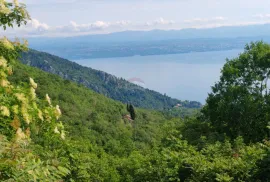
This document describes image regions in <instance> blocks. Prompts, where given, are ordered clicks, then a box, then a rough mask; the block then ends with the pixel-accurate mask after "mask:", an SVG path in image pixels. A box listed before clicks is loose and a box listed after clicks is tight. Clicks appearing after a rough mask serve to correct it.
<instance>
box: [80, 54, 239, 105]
mask: <svg viewBox="0 0 270 182" xmlns="http://www.w3.org/2000/svg"><path fill="white" fill-rule="evenodd" d="M240 52H242V50H229V51H214V52H193V53H186V54H173V55H155V56H134V57H124V58H105V59H84V60H75V62H77V63H79V64H81V65H83V66H88V67H91V68H94V69H97V70H102V71H105V72H107V73H110V74H113V75H115V76H117V77H122V78H125V79H130V78H134V77H135V78H140V79H142V80H143V81H144V82H145V87H147V88H149V89H152V90H155V91H158V92H160V93H162V94H164V93H166V94H167V95H169V96H171V97H174V98H177V99H181V100H196V101H200V102H201V103H205V99H206V98H207V95H208V93H209V92H210V91H211V86H212V85H214V83H215V82H216V81H218V80H219V76H220V70H221V68H222V66H223V65H224V63H225V62H226V58H234V57H236V56H238V54H239V53H240Z"/></svg>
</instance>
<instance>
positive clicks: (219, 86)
mask: <svg viewBox="0 0 270 182" xmlns="http://www.w3.org/2000/svg"><path fill="white" fill-rule="evenodd" d="M221 73H222V75H221V77H220V81H219V82H217V83H216V84H215V85H214V86H213V87H212V93H210V94H209V96H208V98H207V101H206V105H205V107H204V108H203V110H202V113H203V114H204V116H205V118H206V119H207V120H208V121H210V122H211V124H212V125H213V126H214V128H215V129H216V130H217V131H219V132H223V133H226V134H227V135H228V136H230V137H232V138H235V137H237V136H240V135H241V136H243V137H244V139H245V140H246V141H261V140H262V139H264V138H265V137H266V136H267V134H268V132H267V124H268V122H269V121H270V96H269V88H268V79H269V76H270V45H269V44H266V43H264V42H256V43H250V44H249V45H246V47H245V50H244V52H243V53H242V54H240V55H239V56H238V57H237V58H234V59H231V60H228V59H227V63H226V64H225V65H224V67H223V69H222V71H221Z"/></svg>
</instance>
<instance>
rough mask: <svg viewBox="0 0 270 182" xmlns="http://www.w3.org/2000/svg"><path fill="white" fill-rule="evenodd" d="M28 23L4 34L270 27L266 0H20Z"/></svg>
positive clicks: (268, 0)
mask: <svg viewBox="0 0 270 182" xmlns="http://www.w3.org/2000/svg"><path fill="white" fill-rule="evenodd" d="M19 2H22V3H25V4H26V6H27V9H28V11H29V13H30V15H31V18H32V20H31V21H29V22H28V24H27V25H26V26H24V27H20V28H16V29H15V30H12V29H8V30H7V31H5V32H3V30H2V31H0V33H1V34H5V35H9V36H25V37H29V36H53V37H58V36H76V35H84V34H101V33H111V32H119V31H126V30H152V29H164V30H170V29H184V28H211V27H220V26H244V25H252V24H265V23H270V0H19Z"/></svg>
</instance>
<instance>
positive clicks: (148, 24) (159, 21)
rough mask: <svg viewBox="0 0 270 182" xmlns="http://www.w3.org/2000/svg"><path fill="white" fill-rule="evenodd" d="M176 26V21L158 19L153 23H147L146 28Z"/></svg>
mask: <svg viewBox="0 0 270 182" xmlns="http://www.w3.org/2000/svg"><path fill="white" fill-rule="evenodd" d="M172 24H175V21H173V20H165V19H164V18H162V17H160V18H159V19H156V20H155V21H153V22H146V23H145V25H146V26H159V25H172Z"/></svg>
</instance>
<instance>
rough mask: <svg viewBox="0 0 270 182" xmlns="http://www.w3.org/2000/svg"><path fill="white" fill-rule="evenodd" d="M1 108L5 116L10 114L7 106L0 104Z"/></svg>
mask: <svg viewBox="0 0 270 182" xmlns="http://www.w3.org/2000/svg"><path fill="white" fill-rule="evenodd" d="M0 110H1V114H2V115H3V116H10V111H9V109H8V108H7V107H6V106H0Z"/></svg>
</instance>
